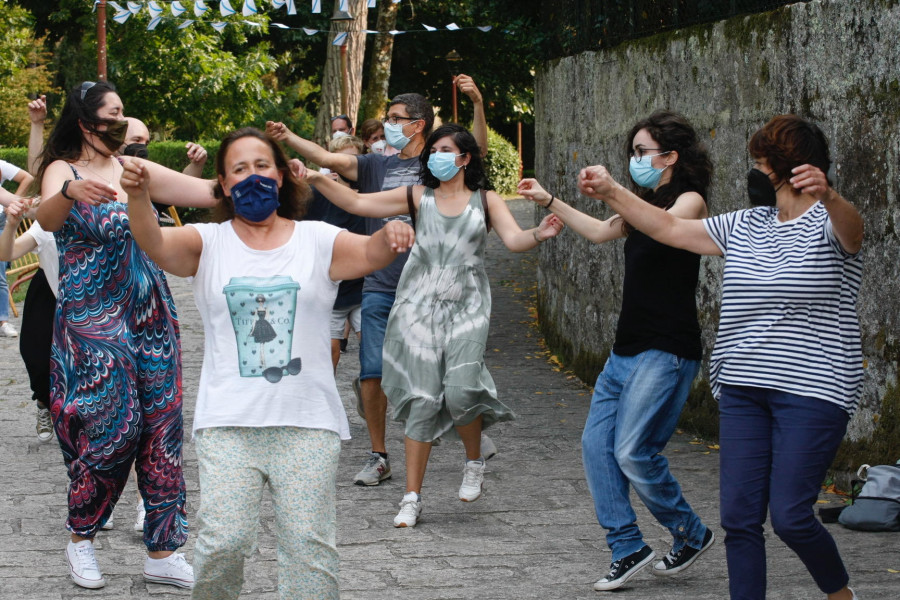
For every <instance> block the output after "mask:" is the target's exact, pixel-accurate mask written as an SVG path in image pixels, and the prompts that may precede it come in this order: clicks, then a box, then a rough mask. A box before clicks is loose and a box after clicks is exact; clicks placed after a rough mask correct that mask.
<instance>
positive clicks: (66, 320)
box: [37, 82, 214, 588]
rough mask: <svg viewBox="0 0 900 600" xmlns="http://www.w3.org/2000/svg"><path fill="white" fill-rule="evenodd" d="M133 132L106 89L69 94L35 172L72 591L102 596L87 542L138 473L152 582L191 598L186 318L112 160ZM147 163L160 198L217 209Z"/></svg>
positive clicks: (194, 182) (207, 186)
mask: <svg viewBox="0 0 900 600" xmlns="http://www.w3.org/2000/svg"><path fill="white" fill-rule="evenodd" d="M125 127H126V126H125V121H124V114H123V107H122V101H121V100H120V99H119V96H118V95H117V94H116V93H115V89H114V88H113V87H112V86H111V84H108V83H105V82H99V83H96V84H95V83H92V82H85V83H83V84H81V85H80V86H77V87H75V88H73V89H72V90H71V91H70V93H69V95H68V98H67V100H66V104H65V106H64V107H63V110H62V114H61V115H60V118H59V120H58V121H57V123H56V126H55V127H54V129H53V132H52V133H51V134H50V138H49V140H48V142H47V146H46V148H45V150H44V153H43V155H42V158H41V164H40V168H39V171H38V181H39V182H40V189H41V196H42V197H43V202H42V204H41V206H40V208H39V209H38V215H37V218H38V221H39V222H40V224H41V226H42V227H43V228H44V229H46V230H47V231H54V232H55V236H56V243H57V246H58V248H59V253H60V282H59V297H58V302H57V315H56V323H55V331H54V338H53V348H52V364H51V381H50V385H51V391H50V401H51V406H50V411H51V414H52V416H53V424H54V427H55V429H56V434H57V437H58V438H59V444H60V447H61V448H62V452H63V458H64V460H65V463H66V467H67V469H68V474H69V479H70V483H69V491H68V496H69V516H68V519H67V522H66V527H67V528H68V529H69V531H70V532H71V541H70V542H69V544H68V546H67V549H66V558H67V561H68V565H69V574H70V576H71V577H72V579H73V581H74V582H75V583H76V584H78V585H80V586H82V587H87V588H99V587H103V586H104V585H105V583H106V581H105V579H104V578H103V575H102V573H101V572H100V568H99V566H98V564H97V561H96V557H95V555H94V548H93V544H92V540H93V538H94V536H95V535H96V534H97V532H98V530H99V529H100V527H101V526H102V525H103V524H104V523H105V522H106V521H107V519H109V517H110V515H111V514H112V510H113V507H114V506H115V503H116V501H117V500H118V498H119V496H120V494H121V493H122V490H123V488H124V487H125V484H126V482H127V481H128V474H129V470H130V468H131V465H132V463H134V464H135V471H136V473H137V476H138V477H137V479H138V487H139V489H140V492H141V494H142V496H143V498H144V503H145V506H146V510H147V522H146V526H145V528H144V543H145V544H146V546H147V550H148V557H147V560H146V562H145V564H144V578H145V579H146V580H148V581H153V582H156V583H166V584H171V585H177V586H181V587H191V586H192V585H193V574H192V571H191V567H190V565H188V564H187V562H186V561H185V560H184V558H183V557H182V555H180V554H176V553H174V551H175V550H176V549H177V548H179V547H180V546H182V545H183V544H184V542H185V540H186V539H187V521H186V519H185V512H184V499H185V487H184V477H183V476H182V457H181V444H182V416H181V359H180V342H179V337H178V320H177V317H176V315H175V305H174V303H173V301H172V296H171V294H170V292H169V289H168V286H167V284H166V279H165V276H164V275H163V273H162V271H161V270H160V269H159V267H157V266H156V264H154V263H153V262H152V261H150V260H149V259H148V258H147V256H146V255H145V254H144V253H143V252H142V251H141V250H140V249H139V248H138V246H137V244H135V242H134V240H133V239H132V236H131V230H130V228H129V225H128V214H127V211H126V202H127V196H126V195H125V193H124V192H123V191H122V188H121V185H120V184H119V178H120V176H121V174H122V165H121V164H120V163H119V160H118V159H117V158H116V156H115V153H116V151H117V150H118V148H119V146H121V144H122V140H123V139H124V133H125ZM148 165H150V167H149V168H150V169H152V171H153V173H154V178H155V179H156V180H157V182H158V184H156V185H155V187H154V189H153V190H152V191H153V192H155V193H157V194H165V195H166V196H167V197H169V196H172V195H173V194H171V191H172V190H175V189H178V190H180V192H181V193H180V198H181V199H182V201H183V202H184V204H192V205H195V206H202V205H211V204H213V203H214V199H213V196H212V185H211V183H210V182H204V181H201V180H198V179H194V178H192V177H187V176H184V175H181V174H179V173H175V172H173V171H170V170H168V169H165V168H164V167H161V166H159V165H154V164H153V163H148Z"/></svg>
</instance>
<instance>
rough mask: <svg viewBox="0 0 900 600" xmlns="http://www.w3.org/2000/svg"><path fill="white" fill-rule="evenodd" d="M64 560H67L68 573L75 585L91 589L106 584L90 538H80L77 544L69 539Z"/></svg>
mask: <svg viewBox="0 0 900 600" xmlns="http://www.w3.org/2000/svg"><path fill="white" fill-rule="evenodd" d="M66 560H68V562H69V575H70V576H71V577H72V581H74V582H75V583H76V584H77V585H80V586H81V587H83V588H88V589H92V590H95V589H97V588H102V587H103V586H104V585H106V580H105V579H103V574H102V573H101V572H100V565H98V564H97V557H96V556H94V544H93V543H92V542H91V540H82V541H80V542H78V543H77V544H76V543H74V542H72V541H71V540H70V541H69V544H68V545H67V546H66Z"/></svg>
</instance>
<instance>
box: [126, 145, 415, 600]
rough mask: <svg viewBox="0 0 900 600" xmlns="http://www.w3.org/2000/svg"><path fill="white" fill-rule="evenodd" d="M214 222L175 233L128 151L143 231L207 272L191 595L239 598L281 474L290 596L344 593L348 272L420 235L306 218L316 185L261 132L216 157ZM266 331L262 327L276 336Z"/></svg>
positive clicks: (148, 239)
mask: <svg viewBox="0 0 900 600" xmlns="http://www.w3.org/2000/svg"><path fill="white" fill-rule="evenodd" d="M216 172H217V173H218V185H217V186H216V196H217V197H218V198H220V200H221V203H220V205H219V209H218V215H217V216H218V220H219V221H220V222H219V223H216V224H203V225H191V226H187V227H181V228H166V229H161V228H160V227H159V225H158V223H157V221H156V218H155V216H154V215H153V210H152V207H151V204H150V199H149V197H148V195H147V184H148V179H149V178H148V174H147V171H146V169H145V168H144V167H143V163H142V161H140V160H135V161H131V162H128V163H126V165H125V173H124V175H123V177H122V186H123V188H124V189H125V190H126V191H127V192H128V195H129V199H130V202H129V204H128V210H129V217H130V220H131V230H132V231H133V232H134V237H135V239H136V240H137V242H138V244H139V245H140V246H141V247H142V248H143V249H144V250H145V251H146V252H147V254H148V255H149V256H150V257H151V258H152V259H153V260H154V261H156V263H157V264H159V265H160V266H161V267H162V268H163V269H165V270H166V271H168V272H170V273H172V274H175V275H179V276H182V277H188V276H190V277H193V288H194V293H195V296H196V301H197V306H198V308H199V310H200V315H201V318H202V319H203V325H204V330H205V332H206V337H205V344H204V355H203V368H202V371H201V375H200V386H199V393H198V398H197V408H196V412H195V415H194V428H193V429H194V434H195V440H196V447H197V456H198V459H199V465H200V490H201V501H200V510H199V512H198V518H199V522H200V532H199V535H198V539H197V545H196V547H195V550H194V576H195V584H194V591H193V598H195V599H198V598H210V599H213V598H214V599H217V600H221V599H226V598H237V597H238V595H239V594H240V590H241V584H242V582H243V563H244V558H245V557H246V556H249V555H250V553H251V552H252V551H253V549H254V547H255V545H256V536H257V530H258V528H259V507H260V501H261V494H262V491H263V488H264V487H265V486H266V485H268V487H269V489H270V491H271V494H272V499H273V503H274V506H275V523H276V528H277V529H278V531H277V537H278V587H279V595H280V597H282V598H321V599H328V598H338V581H337V573H338V554H337V548H336V542H335V533H336V524H335V512H336V509H335V495H336V474H337V464H338V454H339V452H340V440H341V439H348V438H349V425H348V422H347V416H346V415H345V414H344V409H343V406H342V404H341V401H340V397H339V396H338V392H337V388H336V386H335V382H334V371H333V369H332V366H331V355H330V337H331V336H330V330H329V323H330V317H331V308H332V305H333V304H334V299H335V296H336V294H337V288H338V283H339V282H340V281H341V280H344V279H353V278H357V277H362V276H364V275H366V274H367V273H370V272H372V271H374V270H376V269H379V268H382V267H384V266H386V265H388V264H389V263H390V262H391V261H392V260H393V259H394V258H395V257H396V254H397V253H399V252H405V251H407V250H408V249H409V248H410V247H411V246H412V243H413V238H414V234H413V231H412V228H411V227H409V226H408V225H406V224H404V223H401V222H393V223H390V224H389V226H386V227H385V228H384V229H383V230H382V231H380V232H378V233H376V234H375V235H373V236H372V237H367V236H361V235H355V234H352V233H349V232H347V231H345V230H342V229H339V228H337V227H334V226H332V225H329V224H327V223H322V222H313V221H305V222H297V221H295V219H299V218H301V217H302V216H303V213H304V212H305V209H306V201H307V199H308V196H309V188H308V187H307V186H306V184H305V183H300V182H299V181H298V180H297V179H295V177H294V176H293V175H292V174H291V173H290V171H289V169H288V164H287V160H286V158H285V156H284V154H283V152H282V151H281V149H280V148H279V146H278V144H277V143H276V142H275V141H274V140H272V139H271V138H270V137H268V136H266V135H265V134H263V133H262V132H260V131H259V130H256V129H253V128H245V129H240V130H238V131H235V132H233V133H231V134H230V135H228V136H227V137H226V138H225V139H224V140H223V142H222V145H221V147H220V149H219V153H218V155H217V157H216ZM262 332H264V335H263V333H262Z"/></svg>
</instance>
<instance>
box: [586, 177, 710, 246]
mask: <svg viewBox="0 0 900 600" xmlns="http://www.w3.org/2000/svg"><path fill="white" fill-rule="evenodd" d="M578 191H579V192H581V193H582V194H584V195H585V196H588V197H590V198H596V199H597V200H602V201H604V202H606V204H608V205H609V207H610V208H612V209H613V210H614V211H616V212H617V213H618V214H620V215H621V216H622V218H623V219H625V220H626V221H628V223H629V224H631V226H632V227H634V228H635V229H637V230H638V231H642V232H644V233H645V234H647V235H649V236H650V237H652V238H653V239H654V240H656V241H657V242H660V243H663V244H666V245H667V246H672V247H673V248H682V249H684V250H688V251H690V252H694V253H696V254H708V255H718V256H721V254H722V251H721V250H719V247H718V246H717V245H716V243H715V242H713V240H712V238H711V237H709V234H708V233H706V228H705V227H704V226H703V221H701V220H699V219H696V218H692V219H684V218H681V217H679V216H676V215H675V214H672V213H671V212H669V211H665V210H663V209H661V208H657V207H656V206H653V205H652V204H649V203H647V202H644V201H643V200H641V199H640V198H638V197H637V196H635V195H634V194H633V193H631V192H630V191H629V190H627V189H626V188H624V187H622V186H621V185H619V184H618V183H617V182H616V180H615V179H613V178H612V176H611V175H610V174H609V171H607V170H606V167H603V166H601V165H597V166H594V167H586V168H584V169H582V170H581V173H579V175H578Z"/></svg>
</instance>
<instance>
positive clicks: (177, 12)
mask: <svg viewBox="0 0 900 600" xmlns="http://www.w3.org/2000/svg"><path fill="white" fill-rule="evenodd" d="M171 8H172V16H173V17H180V16H181V15H182V13H184V11H186V10H187V9H186V8H185V7H184V6H182V5H181V2H179V1H178V0H175V2H173V3H172V7H171ZM191 22H192V23H193V21H191Z"/></svg>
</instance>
